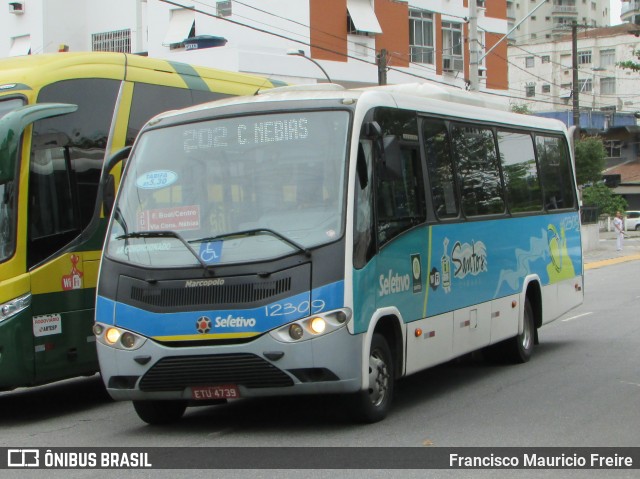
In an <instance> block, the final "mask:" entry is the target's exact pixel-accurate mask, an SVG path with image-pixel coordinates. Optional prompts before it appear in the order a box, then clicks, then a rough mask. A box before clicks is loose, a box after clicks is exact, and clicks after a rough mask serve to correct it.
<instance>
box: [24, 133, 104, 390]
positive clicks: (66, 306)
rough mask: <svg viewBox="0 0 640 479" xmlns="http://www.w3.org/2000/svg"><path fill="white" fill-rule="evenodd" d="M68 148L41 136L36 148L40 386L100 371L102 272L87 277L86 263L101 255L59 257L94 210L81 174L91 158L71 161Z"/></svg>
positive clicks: (34, 262) (32, 190)
mask: <svg viewBox="0 0 640 479" xmlns="http://www.w3.org/2000/svg"><path fill="white" fill-rule="evenodd" d="M69 143H70V140H69V139H68V138H66V136H65V135H63V134H61V133H57V134H40V135H37V136H35V135H34V138H33V142H32V148H31V158H30V167H29V170H30V171H29V194H28V198H29V205H28V233H27V236H28V240H27V244H28V252H27V263H28V264H29V267H30V268H31V269H30V275H31V289H32V294H33V297H32V314H33V339H34V352H35V373H36V382H38V383H39V382H45V381H49V380H54V379H56V378H58V377H68V376H73V375H79V374H82V373H83V372H85V371H91V370H93V371H95V367H96V365H97V358H96V353H95V344H94V339H93V334H92V331H91V326H92V317H93V307H94V298H93V292H94V291H95V289H94V288H95V276H96V271H93V270H92V271H89V272H87V271H86V263H85V262H88V263H89V264H91V260H93V261H94V262H95V263H96V264H97V260H98V259H99V253H98V252H92V251H86V252H85V251H70V252H67V253H63V254H60V253H59V252H60V251H61V250H64V248H65V246H66V245H68V244H70V243H71V242H72V241H73V240H74V239H75V238H77V237H78V236H79V235H80V233H81V232H82V229H83V225H82V216H83V213H82V210H83V209H84V210H88V208H87V205H82V204H81V201H85V202H88V203H90V206H91V209H93V206H94V201H90V198H87V196H86V195H84V194H83V189H85V188H86V185H83V184H82V174H81V172H80V171H78V170H80V169H81V170H84V171H86V170H87V169H88V168H91V165H90V162H91V152H90V151H87V152H84V153H85V154H84V155H83V156H85V158H82V159H81V160H80V161H78V160H74V161H72V158H71V154H70V147H69V146H67V145H68V144H69ZM99 155H100V157H99V158H94V159H93V161H94V162H97V164H100V163H101V161H102V158H101V156H102V152H100V153H99ZM94 156H95V155H94ZM77 173H79V174H77ZM93 256H97V258H93ZM90 267H91V266H90ZM94 269H95V268H94Z"/></svg>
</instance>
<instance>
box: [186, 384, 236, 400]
mask: <svg viewBox="0 0 640 479" xmlns="http://www.w3.org/2000/svg"><path fill="white" fill-rule="evenodd" d="M191 397H192V398H193V399H196V400H200V401H206V400H209V399H235V398H239V397H240V391H239V390H238V386H236V385H234V384H228V385H224V386H196V387H192V388H191Z"/></svg>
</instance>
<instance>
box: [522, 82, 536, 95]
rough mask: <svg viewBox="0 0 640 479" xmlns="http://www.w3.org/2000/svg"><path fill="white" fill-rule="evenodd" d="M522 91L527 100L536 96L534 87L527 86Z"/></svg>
mask: <svg viewBox="0 0 640 479" xmlns="http://www.w3.org/2000/svg"><path fill="white" fill-rule="evenodd" d="M524 91H525V94H526V95H527V98H532V97H534V96H536V86H535V85H527V86H526V87H524Z"/></svg>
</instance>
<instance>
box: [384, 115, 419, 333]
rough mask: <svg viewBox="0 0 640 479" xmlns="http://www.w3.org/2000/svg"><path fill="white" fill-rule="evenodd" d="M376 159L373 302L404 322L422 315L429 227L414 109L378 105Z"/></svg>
mask: <svg viewBox="0 0 640 479" xmlns="http://www.w3.org/2000/svg"><path fill="white" fill-rule="evenodd" d="M374 118H375V120H376V121H377V123H378V124H379V125H380V127H381V129H382V139H381V144H380V145H379V146H380V147H379V148H377V151H378V154H379V155H380V156H381V158H377V159H376V168H375V176H376V178H375V185H376V194H375V208H376V214H375V217H376V220H377V228H376V234H377V243H378V248H379V253H378V256H377V259H376V269H377V271H376V291H377V293H376V306H377V308H378V309H381V308H384V307H394V308H397V309H398V310H399V311H400V314H401V315H402V318H403V320H404V321H405V322H406V323H408V322H411V321H415V320H418V319H421V318H423V317H424V316H423V304H424V294H425V288H426V275H425V274H424V271H425V270H426V265H427V253H428V249H427V245H428V236H427V235H428V230H427V227H426V226H425V222H426V204H425V186H424V185H425V183H424V177H423V168H422V163H421V156H420V148H419V143H418V127H417V119H416V114H415V112H410V111H403V110H397V109H390V108H389V109H387V108H379V109H378V110H376V113H375V117H374Z"/></svg>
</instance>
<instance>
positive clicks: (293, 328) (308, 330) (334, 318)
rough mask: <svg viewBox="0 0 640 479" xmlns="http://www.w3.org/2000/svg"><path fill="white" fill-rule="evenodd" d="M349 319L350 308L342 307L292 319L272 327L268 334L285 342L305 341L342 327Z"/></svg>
mask: <svg viewBox="0 0 640 479" xmlns="http://www.w3.org/2000/svg"><path fill="white" fill-rule="evenodd" d="M350 319H351V310H350V309H349V308H342V309H337V310H335V311H328V312H326V313H320V314H316V315H314V316H310V317H308V318H304V319H300V320H298V321H294V322H293V323H289V324H287V325H285V326H281V327H280V328H278V329H274V330H273V331H271V332H270V333H269V334H270V335H271V337H273V338H274V339H276V340H278V341H282V342H285V343H294V342H298V341H305V340H308V339H313V338H317V337H319V336H322V335H325V334H329V333H331V332H333V331H336V330H338V329H340V328H343V327H345V325H346V324H347V323H348V322H349V320H350Z"/></svg>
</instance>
